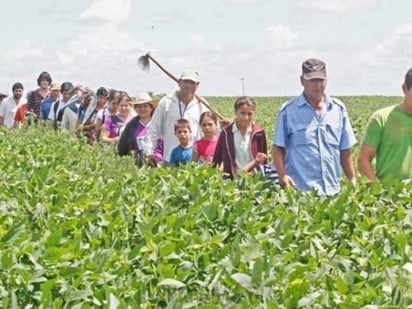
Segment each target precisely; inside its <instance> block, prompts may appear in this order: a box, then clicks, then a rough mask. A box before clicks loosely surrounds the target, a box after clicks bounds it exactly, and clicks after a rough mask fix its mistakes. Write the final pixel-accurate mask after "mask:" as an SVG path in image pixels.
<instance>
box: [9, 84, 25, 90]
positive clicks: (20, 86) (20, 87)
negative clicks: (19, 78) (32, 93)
mask: <svg viewBox="0 0 412 309" xmlns="http://www.w3.org/2000/svg"><path fill="white" fill-rule="evenodd" d="M16 89H24V87H23V84H22V83H20V82H17V83H14V84H13V86H12V87H11V90H12V91H13V92H14V90H16Z"/></svg>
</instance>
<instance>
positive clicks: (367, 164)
mask: <svg viewBox="0 0 412 309" xmlns="http://www.w3.org/2000/svg"><path fill="white" fill-rule="evenodd" d="M375 155H376V148H374V147H372V146H369V145H368V144H366V143H363V144H362V146H361V149H360V152H359V157H358V167H359V171H360V172H361V173H362V174H363V175H365V177H366V178H367V179H368V181H369V182H375V181H376V180H377V178H376V173H375V171H374V169H373V166H372V160H373V158H374V157H375Z"/></svg>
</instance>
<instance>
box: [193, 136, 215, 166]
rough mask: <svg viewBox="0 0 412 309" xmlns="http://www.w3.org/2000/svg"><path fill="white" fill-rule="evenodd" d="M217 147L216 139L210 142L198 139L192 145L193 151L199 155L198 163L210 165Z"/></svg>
mask: <svg viewBox="0 0 412 309" xmlns="http://www.w3.org/2000/svg"><path fill="white" fill-rule="evenodd" d="M216 145H217V137H214V138H213V139H212V140H206V139H203V138H202V139H200V140H198V141H196V142H195V143H194V145H193V151H194V152H197V153H198V154H199V162H200V163H204V162H208V163H211V162H212V161H213V155H214V154H215V149H216Z"/></svg>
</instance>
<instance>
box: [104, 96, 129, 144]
mask: <svg viewBox="0 0 412 309" xmlns="http://www.w3.org/2000/svg"><path fill="white" fill-rule="evenodd" d="M131 102H132V99H131V97H130V96H129V95H128V94H127V93H126V92H121V93H120V96H119V98H118V99H117V102H112V103H111V104H112V106H111V108H112V110H113V111H114V110H116V113H115V114H112V115H110V116H108V117H106V119H105V121H104V126H103V127H102V136H101V137H102V138H101V141H102V142H103V143H106V144H118V143H119V141H120V135H121V133H122V130H123V129H124V126H125V125H126V124H127V123H128V122H129V121H130V120H131V119H132V118H133V117H134V111H133V110H132V103H131Z"/></svg>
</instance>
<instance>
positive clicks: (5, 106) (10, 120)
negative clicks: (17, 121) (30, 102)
mask: <svg viewBox="0 0 412 309" xmlns="http://www.w3.org/2000/svg"><path fill="white" fill-rule="evenodd" d="M23 91H24V87H23V84H22V83H20V82H17V83H14V84H13V86H12V92H13V95H12V96H9V97H6V98H4V99H3V101H1V104H0V126H5V127H6V128H13V126H14V116H15V114H16V111H17V108H18V107H19V106H20V105H23V104H26V102H27V101H26V98H24V97H23Z"/></svg>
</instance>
